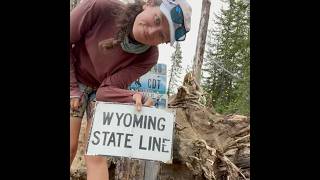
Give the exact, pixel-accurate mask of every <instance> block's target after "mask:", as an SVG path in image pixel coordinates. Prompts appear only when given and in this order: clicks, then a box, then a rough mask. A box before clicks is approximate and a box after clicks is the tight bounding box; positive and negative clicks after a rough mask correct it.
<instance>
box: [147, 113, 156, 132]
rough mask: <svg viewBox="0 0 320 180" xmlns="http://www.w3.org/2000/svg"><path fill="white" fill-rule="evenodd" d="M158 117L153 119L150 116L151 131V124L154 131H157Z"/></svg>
mask: <svg viewBox="0 0 320 180" xmlns="http://www.w3.org/2000/svg"><path fill="white" fill-rule="evenodd" d="M156 118H157V117H154V119H152V116H149V119H148V120H149V121H148V129H150V124H151V125H152V127H153V129H154V130H155V129H156V121H157V119H156Z"/></svg>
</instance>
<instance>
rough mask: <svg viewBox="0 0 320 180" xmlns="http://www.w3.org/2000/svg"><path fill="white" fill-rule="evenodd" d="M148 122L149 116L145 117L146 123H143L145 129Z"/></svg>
mask: <svg viewBox="0 0 320 180" xmlns="http://www.w3.org/2000/svg"><path fill="white" fill-rule="evenodd" d="M147 120H148V116H144V122H143V128H144V129H145V128H146V127H147Z"/></svg>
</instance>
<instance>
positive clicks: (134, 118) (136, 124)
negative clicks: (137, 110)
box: [133, 114, 143, 128]
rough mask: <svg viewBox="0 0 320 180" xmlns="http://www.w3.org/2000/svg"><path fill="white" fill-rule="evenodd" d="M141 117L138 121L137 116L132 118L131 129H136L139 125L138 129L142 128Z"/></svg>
mask: <svg viewBox="0 0 320 180" xmlns="http://www.w3.org/2000/svg"><path fill="white" fill-rule="evenodd" d="M142 121H143V115H141V116H140V118H139V120H138V117H137V115H136V114H135V115H134V116H133V127H138V126H139V124H140V128H142Z"/></svg>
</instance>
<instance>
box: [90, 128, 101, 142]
mask: <svg viewBox="0 0 320 180" xmlns="http://www.w3.org/2000/svg"><path fill="white" fill-rule="evenodd" d="M97 134H100V132H99V131H95V132H94V133H93V137H95V138H96V139H97V142H94V141H93V140H92V141H91V142H92V144H94V145H98V144H99V142H100V139H99V137H98V136H97Z"/></svg>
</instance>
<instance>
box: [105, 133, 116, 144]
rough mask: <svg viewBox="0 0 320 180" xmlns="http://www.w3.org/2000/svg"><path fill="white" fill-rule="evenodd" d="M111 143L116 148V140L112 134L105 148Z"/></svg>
mask: <svg viewBox="0 0 320 180" xmlns="http://www.w3.org/2000/svg"><path fill="white" fill-rule="evenodd" d="M111 142H113V146H116V139H115V137H114V132H112V133H111V135H110V138H109V141H108V144H107V146H109V145H110V143H111Z"/></svg>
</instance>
